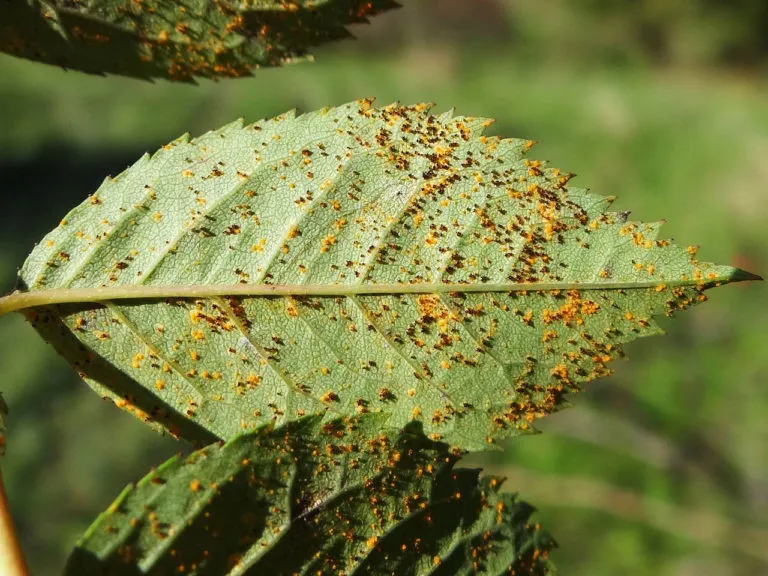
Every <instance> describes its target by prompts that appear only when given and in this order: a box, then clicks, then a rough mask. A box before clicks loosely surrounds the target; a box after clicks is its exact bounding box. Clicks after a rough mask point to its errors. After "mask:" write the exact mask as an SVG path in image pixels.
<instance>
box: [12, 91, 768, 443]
mask: <svg viewBox="0 0 768 576" xmlns="http://www.w3.org/2000/svg"><path fill="white" fill-rule="evenodd" d="M487 125H488V122H487V121H485V120H483V119H478V118H464V117H457V118H454V117H452V115H451V114H443V115H441V116H433V115H430V114H429V108H428V106H425V105H417V106H410V107H403V106H398V105H393V106H390V107H386V108H381V109H375V108H373V107H372V106H371V102H370V101H360V102H358V103H353V104H350V105H346V106H342V107H340V108H333V109H324V110H321V111H318V112H315V113H312V114H307V115H304V116H300V117H298V118H294V116H293V114H290V113H289V114H285V115H283V116H280V117H278V118H275V119H273V120H268V121H263V122H258V123H256V124H253V125H251V126H243V125H242V124H241V123H240V122H236V123H234V124H231V125H229V126H225V127H224V128H222V129H220V130H217V131H215V132H210V133H208V134H206V135H204V136H202V137H200V138H197V139H195V140H191V141H190V140H188V138H187V137H183V138H181V139H179V140H177V141H175V142H173V143H171V144H169V145H168V146H165V147H164V148H163V149H162V150H160V151H158V152H157V153H156V154H155V155H154V156H151V157H150V156H148V155H147V156H144V157H143V158H142V159H141V160H139V162H137V163H136V164H135V165H134V166H132V167H131V168H129V169H128V170H126V171H125V172H123V173H122V174H120V175H119V176H117V177H115V178H108V179H107V180H106V181H105V182H104V183H103V185H102V186H101V187H100V188H99V190H98V191H97V192H96V193H95V194H94V195H93V196H91V197H90V198H89V199H88V200H86V201H85V202H84V203H83V204H81V205H80V206H78V207H77V208H75V209H74V210H73V211H72V212H71V213H70V214H69V215H68V216H67V217H66V218H65V219H64V220H62V222H61V224H60V226H59V227H58V228H56V229H55V230H53V231H52V232H51V233H50V234H49V235H48V236H46V237H45V238H44V239H43V241H42V242H41V243H40V244H39V245H38V246H37V247H36V248H35V249H34V250H33V252H32V254H31V255H30V256H29V258H28V259H27V262H26V263H25V265H24V267H23V269H22V270H21V272H20V292H19V293H17V294H14V295H12V296H10V297H8V298H5V299H3V300H0V312H3V311H9V310H14V309H19V308H26V309H27V310H26V312H25V313H26V315H27V317H28V318H29V319H30V320H31V321H32V324H33V325H34V326H35V328H36V329H37V330H38V331H39V332H40V333H41V334H42V335H43V336H44V338H46V339H47V340H48V341H50V342H51V343H52V344H53V345H54V346H55V347H56V349H57V350H58V351H59V352H60V353H61V354H62V355H63V356H64V357H65V358H67V359H68V360H69V361H70V362H71V363H72V364H73V365H74V366H76V367H77V369H78V370H79V371H80V373H81V375H82V376H83V378H85V379H86V380H87V381H88V383H89V384H90V385H91V386H92V387H93V388H94V389H95V390H96V391H98V392H99V393H100V394H102V395H103V396H105V397H110V398H112V399H113V400H114V401H115V403H116V404H117V405H118V406H120V407H122V408H124V409H126V410H129V411H131V412H133V413H134V414H135V415H136V416H138V417H139V418H141V419H143V420H145V421H147V422H150V423H153V424H154V425H155V426H161V427H164V428H166V429H169V430H170V431H171V432H172V433H174V434H177V435H181V436H183V437H185V438H187V439H190V440H192V441H197V442H199V443H208V442H209V441H210V440H212V439H214V438H222V439H226V438H231V437H232V436H234V435H235V434H237V433H239V432H240V431H242V430H247V429H248V428H253V427H256V426H260V425H262V424H264V423H268V422H271V421H274V422H276V423H278V424H280V423H284V422H287V421H290V420H293V419H296V418H298V417H300V416H302V415H304V414H311V413H316V412H319V411H327V417H328V418H335V417H338V416H343V415H349V414H355V413H364V412H369V411H370V412H380V413H382V414H385V415H388V416H389V417H390V420H389V423H390V424H391V425H392V426H394V427H402V426H404V425H405V424H406V423H407V422H409V421H410V420H412V419H417V420H420V421H422V422H423V425H424V429H425V431H426V432H427V433H428V434H433V435H435V436H434V438H436V439H443V440H445V441H446V442H448V443H451V444H455V445H457V446H460V447H461V448H462V449H467V450H472V449H482V448H484V447H486V446H487V443H488V442H494V441H496V440H497V439H500V438H504V437H509V436H513V435H515V434H518V433H520V432H524V431H529V430H530V429H531V423H532V422H533V421H534V420H535V419H537V418H540V417H543V416H545V415H547V414H548V413H550V412H552V411H554V410H556V409H558V408H559V407H560V406H562V405H563V403H564V399H565V396H566V395H567V394H568V393H570V392H575V391H578V390H579V389H580V388H581V387H582V385H583V384H584V383H585V382H588V381H590V380H592V379H594V378H597V377H600V376H604V375H606V374H608V373H609V372H610V369H609V363H610V362H611V361H612V360H613V359H614V358H616V357H617V356H619V355H620V354H621V349H622V345H623V344H624V343H626V342H629V341H631V340H634V339H635V338H638V337H641V336H649V335H652V334H657V333H659V332H660V329H659V327H658V326H657V324H656V322H655V321H654V318H653V317H654V315H658V314H663V313H666V314H672V313H673V312H674V311H676V310H680V309H684V308H687V307H688V306H690V305H692V304H694V303H696V302H699V301H701V300H704V299H705V295H704V293H703V292H704V290H705V289H707V288H709V287H712V286H716V285H718V284H722V283H726V282H732V281H737V280H744V279H749V278H755V277H754V276H752V275H749V274H747V273H745V272H742V271H740V270H737V269H735V268H731V267H728V266H715V265H713V264H708V263H705V262H700V261H698V260H697V259H696V258H695V250H694V249H693V248H688V249H685V248H682V247H678V246H675V245H672V244H670V243H669V242H668V241H667V240H660V239H658V238H657V233H658V230H659V224H642V223H637V222H630V221H627V215H626V214H619V213H615V212H610V211H608V207H609V205H610V202H611V200H610V199H609V198H603V197H600V196H595V195H593V194H589V193H587V192H586V191H584V190H581V189H578V188H572V187H569V186H567V182H568V179H569V176H568V175H565V174H563V173H561V172H560V171H558V170H555V169H551V168H550V167H548V166H547V165H546V164H544V163H540V162H538V161H531V160H528V159H526V158H525V153H526V152H527V150H528V149H529V148H530V146H531V143H530V142H525V141H520V140H500V139H498V138H489V137H486V136H482V129H483V127H484V126H487Z"/></svg>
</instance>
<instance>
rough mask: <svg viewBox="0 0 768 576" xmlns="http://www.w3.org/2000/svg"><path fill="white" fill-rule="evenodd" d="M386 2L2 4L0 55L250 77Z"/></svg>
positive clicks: (111, 70) (74, 0) (177, 76)
mask: <svg viewBox="0 0 768 576" xmlns="http://www.w3.org/2000/svg"><path fill="white" fill-rule="evenodd" d="M396 6H397V4H396V3H395V2H394V1H393V0H372V1H364V2H363V1H360V0H178V1H177V0H173V1H171V0H142V1H137V0H47V1H45V0H3V1H2V2H0V51H2V52H6V53H9V54H11V55H14V56H19V57H22V58H28V59H31V60H37V61H40V62H45V63H47V64H54V65H57V66H62V67H64V68H73V69H76V70H81V71H83V72H89V73H92V74H106V73H108V74H120V75H124V76H132V77H137V78H146V79H149V78H167V79H170V80H176V81H185V82H190V81H192V80H193V79H194V78H199V77H204V78H221V77H240V76H250V75H251V74H252V73H253V71H254V70H255V69H256V68H259V67H262V66H280V65H282V64H286V63H289V62H293V61H297V60H302V59H305V58H306V57H307V56H308V54H309V50H310V49H311V48H313V47H314V46H318V45H321V44H325V43H327V42H331V41H334V40H339V39H343V38H347V37H350V36H351V34H350V33H349V32H348V31H347V29H346V26H347V25H349V24H355V23H361V22H366V21H367V17H369V16H373V15H375V14H378V13H380V12H383V11H386V10H389V9H392V8H394V7H396Z"/></svg>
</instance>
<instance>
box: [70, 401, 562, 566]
mask: <svg viewBox="0 0 768 576" xmlns="http://www.w3.org/2000/svg"><path fill="white" fill-rule="evenodd" d="M320 420H321V419H320V418H319V417H309V418H304V419H301V420H299V421H295V422H292V423H289V424H287V425H285V426H283V427H280V428H275V429H271V428H266V429H262V430H260V431H258V432H256V433H253V434H247V435H243V436H239V437H237V438H235V439H233V440H231V441H230V442H229V443H227V444H226V445H224V446H223V447H221V446H219V445H217V444H214V445H212V446H208V447H207V448H204V449H203V450H200V451H198V452H195V453H193V454H192V455H191V456H189V457H187V458H182V457H176V458H173V459H171V460H169V461H168V462H166V463H165V464H163V465H162V466H160V467H159V468H158V469H157V470H154V471H153V472H151V473H150V474H149V475H147V476H146V477H145V478H144V479H142V480H141V481H139V482H138V483H137V484H136V485H132V486H129V487H127V488H126V489H125V490H124V491H123V493H122V494H121V495H120V496H119V497H118V499H117V500H116V501H115V502H114V503H113V504H112V505H111V506H110V507H109V509H108V510H107V511H106V512H105V513H103V514H102V515H101V516H100V517H99V518H98V519H97V521H96V522H95V523H94V524H93V525H92V526H91V527H90V528H89V530H88V532H87V533H86V535H85V536H84V538H83V539H82V540H81V541H80V542H79V543H78V544H77V547H76V548H75V551H74V553H73V554H72V556H71V558H70V560H69V562H68V565H67V570H66V574H73V575H75V574H76V575H80V574H110V575H119V574H139V573H141V574H156V575H159V574H177V573H184V574H197V575H203V574H211V575H214V574H215V575H216V576H219V575H222V574H230V575H235V574H271V575H275V576H279V575H282V574H286V575H288V574H347V575H352V574H370V575H374V574H381V575H382V576H383V575H389V574H398V575H404V576H405V575H417V574H424V575H427V574H432V575H437V574H445V575H448V574H501V573H509V574H547V573H549V569H550V568H551V565H550V563H549V561H548V560H547V556H548V552H549V550H550V549H551V548H552V547H553V546H554V542H553V541H552V539H551V538H550V537H549V536H548V535H547V534H545V533H544V532H542V531H541V530H540V528H539V525H538V524H533V523H531V521H530V517H531V514H532V512H533V509H532V508H531V507H530V506H529V505H528V504H525V503H523V502H520V501H519V500H517V498H516V497H515V496H514V495H512V494H502V493H500V492H499V488H500V487H501V484H502V480H501V479H499V478H496V477H483V478H479V470H470V469H460V468H454V464H455V463H456V460H457V458H456V457H455V456H452V455H451V454H450V453H449V452H448V450H447V447H446V446H445V445H442V444H437V443H434V442H430V441H429V440H427V439H426V438H424V436H423V435H421V434H420V433H419V432H418V430H417V429H415V427H413V426H411V427H410V428H409V429H408V430H406V431H404V432H402V433H397V432H395V431H391V430H390V431H387V432H380V427H381V424H382V418H381V417H379V416H377V415H367V416H363V417H360V418H353V419H351V420H344V421H336V422H332V423H328V424H325V425H321V424H320Z"/></svg>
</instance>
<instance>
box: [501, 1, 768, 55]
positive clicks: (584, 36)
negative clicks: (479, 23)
mask: <svg viewBox="0 0 768 576" xmlns="http://www.w3.org/2000/svg"><path fill="white" fill-rule="evenodd" d="M505 3H506V4H507V7H508V9H509V14H510V18H511V21H512V29H513V31H514V36H515V40H516V44H517V45H518V46H519V47H520V49H521V50H522V51H523V52H525V53H526V54H528V55H529V56H530V57H531V58H534V57H535V55H536V53H537V51H538V49H539V47H540V46H541V45H542V44H544V43H551V44H550V46H552V44H553V46H552V48H553V49H552V50H551V51H550V52H549V56H551V57H553V58H555V59H557V58H563V57H566V58H568V59H569V60H575V59H582V58H583V59H589V62H591V63H594V62H595V61H603V62H612V63H617V64H628V63H638V62H643V63H652V64H673V65H686V66H690V65H719V66H739V67H765V66H766V64H768V3H766V2H764V1H763V0H729V1H728V2H723V1H721V0H676V1H675V2H669V1H668V0H636V1H633V2H627V1H626V0H623V1H622V0H581V1H579V2H572V1H570V0H551V2H548V3H547V7H546V9H543V8H542V7H541V3H540V2H536V1H535V0H506V2H505ZM553 41H554V42H553Z"/></svg>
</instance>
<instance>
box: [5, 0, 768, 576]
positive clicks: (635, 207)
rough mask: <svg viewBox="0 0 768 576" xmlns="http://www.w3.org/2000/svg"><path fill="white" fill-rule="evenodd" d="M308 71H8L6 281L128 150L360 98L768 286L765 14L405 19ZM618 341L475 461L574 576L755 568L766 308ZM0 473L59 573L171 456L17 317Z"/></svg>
mask: <svg viewBox="0 0 768 576" xmlns="http://www.w3.org/2000/svg"><path fill="white" fill-rule="evenodd" d="M403 2H404V4H405V7H404V8H403V9H401V10H399V11H396V12H393V13H391V14H387V15H384V16H381V17H378V18H376V19H375V20H374V21H373V23H372V25H371V26H361V27H357V28H355V29H354V32H355V33H356V34H357V35H358V36H359V38H360V40H359V41H358V42H345V43H342V44H339V45H337V46H333V47H329V48H325V49H322V50H320V51H319V53H318V58H317V62H316V63H314V64H300V65H296V66H292V67H288V68H285V69H282V70H265V71H260V72H259V73H258V74H257V75H256V77H255V78H253V79H247V80H235V81H222V82H219V83H213V82H203V83H201V84H200V85H199V86H197V87H195V86H174V85H171V84H169V83H166V82H158V83H157V84H150V83H146V82H139V81H135V80H126V79H121V78H99V77H90V76H85V75H81V74H78V73H75V72H64V71H61V70H58V69H55V68H50V67H46V66H43V65H40V64H34V63H30V62H25V61H21V60H14V59H11V58H10V57H6V56H0V195H1V196H0V197H1V198H2V202H3V210H2V217H1V220H0V221H1V225H0V284H1V286H2V289H3V290H4V291H8V290H10V289H11V288H12V287H13V282H14V274H15V270H16V268H17V267H19V266H20V265H21V263H22V262H23V260H24V257H25V256H26V254H27V253H28V252H29V250H30V249H31V248H32V245H33V243H34V242H35V241H36V240H38V239H39V238H41V237H42V236H43V234H44V233H46V232H47V231H48V230H49V229H51V228H52V227H54V226H55V225H56V224H57V223H58V221H59V220H60V219H61V217H62V216H63V215H64V213H65V212H66V211H68V210H69V209H70V208H71V207H73V206H74V205H75V204H77V203H79V202H80V201H82V200H83V199H84V198H85V197H86V196H87V195H88V194H90V193H91V192H93V191H94V190H95V189H96V188H97V187H98V186H99V184H100V182H101V181H102V179H103V178H104V177H105V176H106V175H107V174H116V173H118V172H120V171H122V170H123V169H124V168H125V167H126V166H127V165H129V164H130V163H132V162H133V161H134V160H136V159H137V158H138V157H139V156H140V155H141V154H142V153H143V152H144V151H154V150H155V149H157V148H158V147H159V146H161V145H162V144H164V143H166V142H168V141H170V140H172V139H173V138H175V137H176V136H178V135H180V134H181V133H183V132H187V131H189V132H191V133H192V134H195V135H196V134H200V133H201V132H204V131H207V130H210V129H214V128H217V127H218V126H220V125H222V124H224V123H226V122H229V121H231V120H233V119H235V118H237V117H240V116H243V117H245V118H246V119H248V120H256V119H259V118H262V117H265V116H271V115H275V114H278V113H280V112H283V111H285V110H287V109H289V108H293V107H296V108H298V109H299V110H300V111H308V110H312V109H315V108H318V107H320V106H323V105H338V104H341V103H344V102H347V101H350V100H353V99H355V98H359V97H362V96H376V97H377V98H378V101H379V103H389V102H391V101H394V100H400V101H403V102H408V103H412V102H415V101H435V102H437V103H438V109H439V110H445V109H447V108H449V107H456V109H457V111H458V112H460V113H464V114H468V115H480V116H487V117H494V118H496V119H497V120H498V122H497V123H496V124H495V125H494V126H493V127H492V128H491V130H492V132H493V133H496V134H502V135H505V136H515V137H522V138H533V139H536V140H539V141H541V144H540V145H539V146H538V147H537V148H535V150H534V151H533V152H532V156H533V157H539V158H543V159H548V160H551V161H552V162H553V164H555V165H557V166H559V167H561V168H562V169H564V170H567V171H573V172H576V173H577V174H579V175H580V176H579V178H578V179H577V180H576V183H577V184H578V185H581V186H587V187H590V188H591V189H593V190H594V191H596V192H598V193H602V194H606V195H616V196H618V202H617V206H618V209H620V210H625V209H626V210H630V209H631V210H632V211H633V216H634V217H635V218H638V219H642V220H658V219H662V218H664V219H668V220H669V223H668V224H667V225H666V226H665V231H666V234H667V235H668V236H670V237H673V238H674V239H676V240H677V241H678V242H680V243H682V244H696V243H698V244H701V245H702V249H701V251H700V253H699V255H700V257H702V258H705V259H709V260H716V261H719V262H723V263H731V264H735V265H738V266H741V267H743V268H746V269H749V270H750V271H752V272H756V273H762V274H763V275H765V274H766V273H767V272H768V249H767V248H768V226H767V225H766V222H768V185H767V184H766V182H768V74H766V71H768V3H767V2H765V1H764V0H729V2H722V1H718V0H675V2H670V1H668V0H636V1H634V2H626V1H625V2H622V1H620V0H570V1H567V0H549V1H548V2H540V1H538V0H429V1H427V0H403ZM710 295H711V301H710V302H709V303H707V304H705V305H704V306H701V307H697V308H694V309H693V310H691V311H689V312H687V313H685V314H683V315H681V316H679V317H678V318H677V319H676V320H674V321H664V326H665V327H666V328H667V329H668V335H667V336H665V337H659V338H653V339H649V340H645V341H640V342H637V343H634V344H632V345H631V346H630V347H629V349H628V353H629V356H630V360H629V361H627V362H620V363H619V366H618V367H617V373H616V375H615V376H613V377H611V378H608V379H605V380H602V381H598V382H596V383H593V384H592V385H591V386H590V388H589V390H588V391H586V392H585V393H584V394H582V395H581V396H580V397H577V398H575V399H574V404H575V405H576V407H575V408H572V409H570V410H566V411H564V412H561V413H559V414H557V415H555V416H553V417H551V418H549V419H548V420H545V421H543V422H542V423H541V425H540V428H541V430H543V431H544V432H545V433H544V434H542V435H538V436H534V437H529V438H525V439H522V440H520V441H517V442H514V443H511V444H509V445H508V446H507V451H506V452H505V453H496V454H492V455H490V456H481V457H474V458H473V459H472V462H471V463H472V464H477V463H478V462H480V463H482V464H483V465H484V466H487V467H489V468H490V469H492V470H493V471H495V472H500V473H503V474H505V475H507V476H508V477H509V481H508V486H509V488H510V489H512V490H515V491H519V492H520V493H521V495H522V496H523V497H524V498H526V499H528V500H529V501H531V502H532V503H534V504H535V505H536V506H537V507H538V508H539V510H540V512H539V515H538V516H539V518H540V519H541V521H542V523H544V524H545V525H546V526H547V527H549V528H551V530H552V532H553V533H554V535H555V536H556V537H557V539H558V541H559V542H560V544H561V548H560V549H559V550H558V551H557V552H556V555H555V560H556V562H557V563H558V564H559V566H560V568H561V572H562V573H563V574H569V575H575V576H580V575H584V576H586V575H590V576H602V575H615V574H619V573H620V574H622V575H623V576H634V575H647V574H659V575H680V576H687V575H702V574H703V575H707V576H719V575H764V574H768V449H767V444H768V423H767V422H766V420H767V419H768V387H766V380H768V378H767V377H768V345H767V344H766V339H767V338H768V330H766V329H767V328H768V306H766V304H768V301H767V300H766V289H765V288H764V286H762V285H759V284H757V283H754V284H751V285H735V286H730V287H727V288H724V289H719V290H715V291H713V292H711V293H710ZM0 367H2V373H3V379H2V382H1V383H0V388H2V390H3V391H4V393H5V395H6V399H7V402H8V404H9V405H10V409H11V414H10V418H9V433H8V439H9V450H8V455H7V456H6V457H5V458H4V460H3V462H2V465H3V473H4V476H5V478H6V482H7V489H8V492H9V494H10V499H11V503H12V507H13V512H14V515H15V518H16V522H17V524H18V528H19V530H20V533H21V538H22V541H23V546H24V548H25V551H26V553H27V554H28V558H29V561H30V564H31V565H32V569H33V573H34V574H56V573H58V572H59V571H60V570H61V567H62V566H63V562H64V560H65V558H66V555H67V553H68V550H69V549H70V548H71V546H72V545H73V544H74V542H75V540H76V539H77V537H78V536H79V535H80V534H81V533H82V532H83V531H84V529H85V528H86V527H87V526H88V524H89V523H90V521H91V520H93V519H94V518H95V517H96V515H97V514H98V513H99V512H100V511H101V510H103V509H104V508H105V507H106V506H107V505H108V504H109V503H110V502H111V500H112V499H113V498H114V497H115V496H117V494H118V493H119V491H120V490H121V488H122V487H123V486H124V485H125V484H127V483H128V482H130V481H132V480H135V479H138V478H139V477H140V476H141V475H143V474H144V473H145V472H146V471H147V470H148V469H149V467H150V466H152V465H157V464H159V463H160V462H161V461H162V460H163V459H164V458H165V457H167V456H169V455H170V454H172V453H174V452H176V451H179V450H183V449H185V447H184V446H183V445H182V444H179V443H177V442H175V441H173V440H172V439H169V438H162V437H160V436H158V435H156V434H154V433H153V432H151V431H149V430H147V429H145V428H144V426H143V425H142V424H141V423H140V422H139V421H137V420H134V419H133V418H132V417H131V416H129V415H128V414H125V413H122V412H120V411H119V410H117V409H116V408H115V407H114V406H112V405H108V404H106V403H104V402H103V401H101V400H100V399H99V398H98V397H97V396H96V395H95V394H93V393H92V392H91V391H90V390H89V389H88V388H87V387H86V386H85V385H84V384H82V383H81V382H79V381H78V378H77V377H76V376H75V374H74V372H73V371H72V370H71V369H70V368H69V367H68V366H67V365H66V364H65V363H64V362H63V361H62V360H61V359H60V358H58V357H57V356H56V354H55V353H54V352H53V350H52V349H51V348H50V347H48V346H47V345H46V344H44V343H43V342H42V341H41V340H40V338H39V337H38V336H37V335H36V334H35V333H34V332H33V330H32V329H31V328H30V327H29V326H26V325H24V322H23V321H22V320H21V318H20V317H15V316H14V317H8V318H2V321H0Z"/></svg>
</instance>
